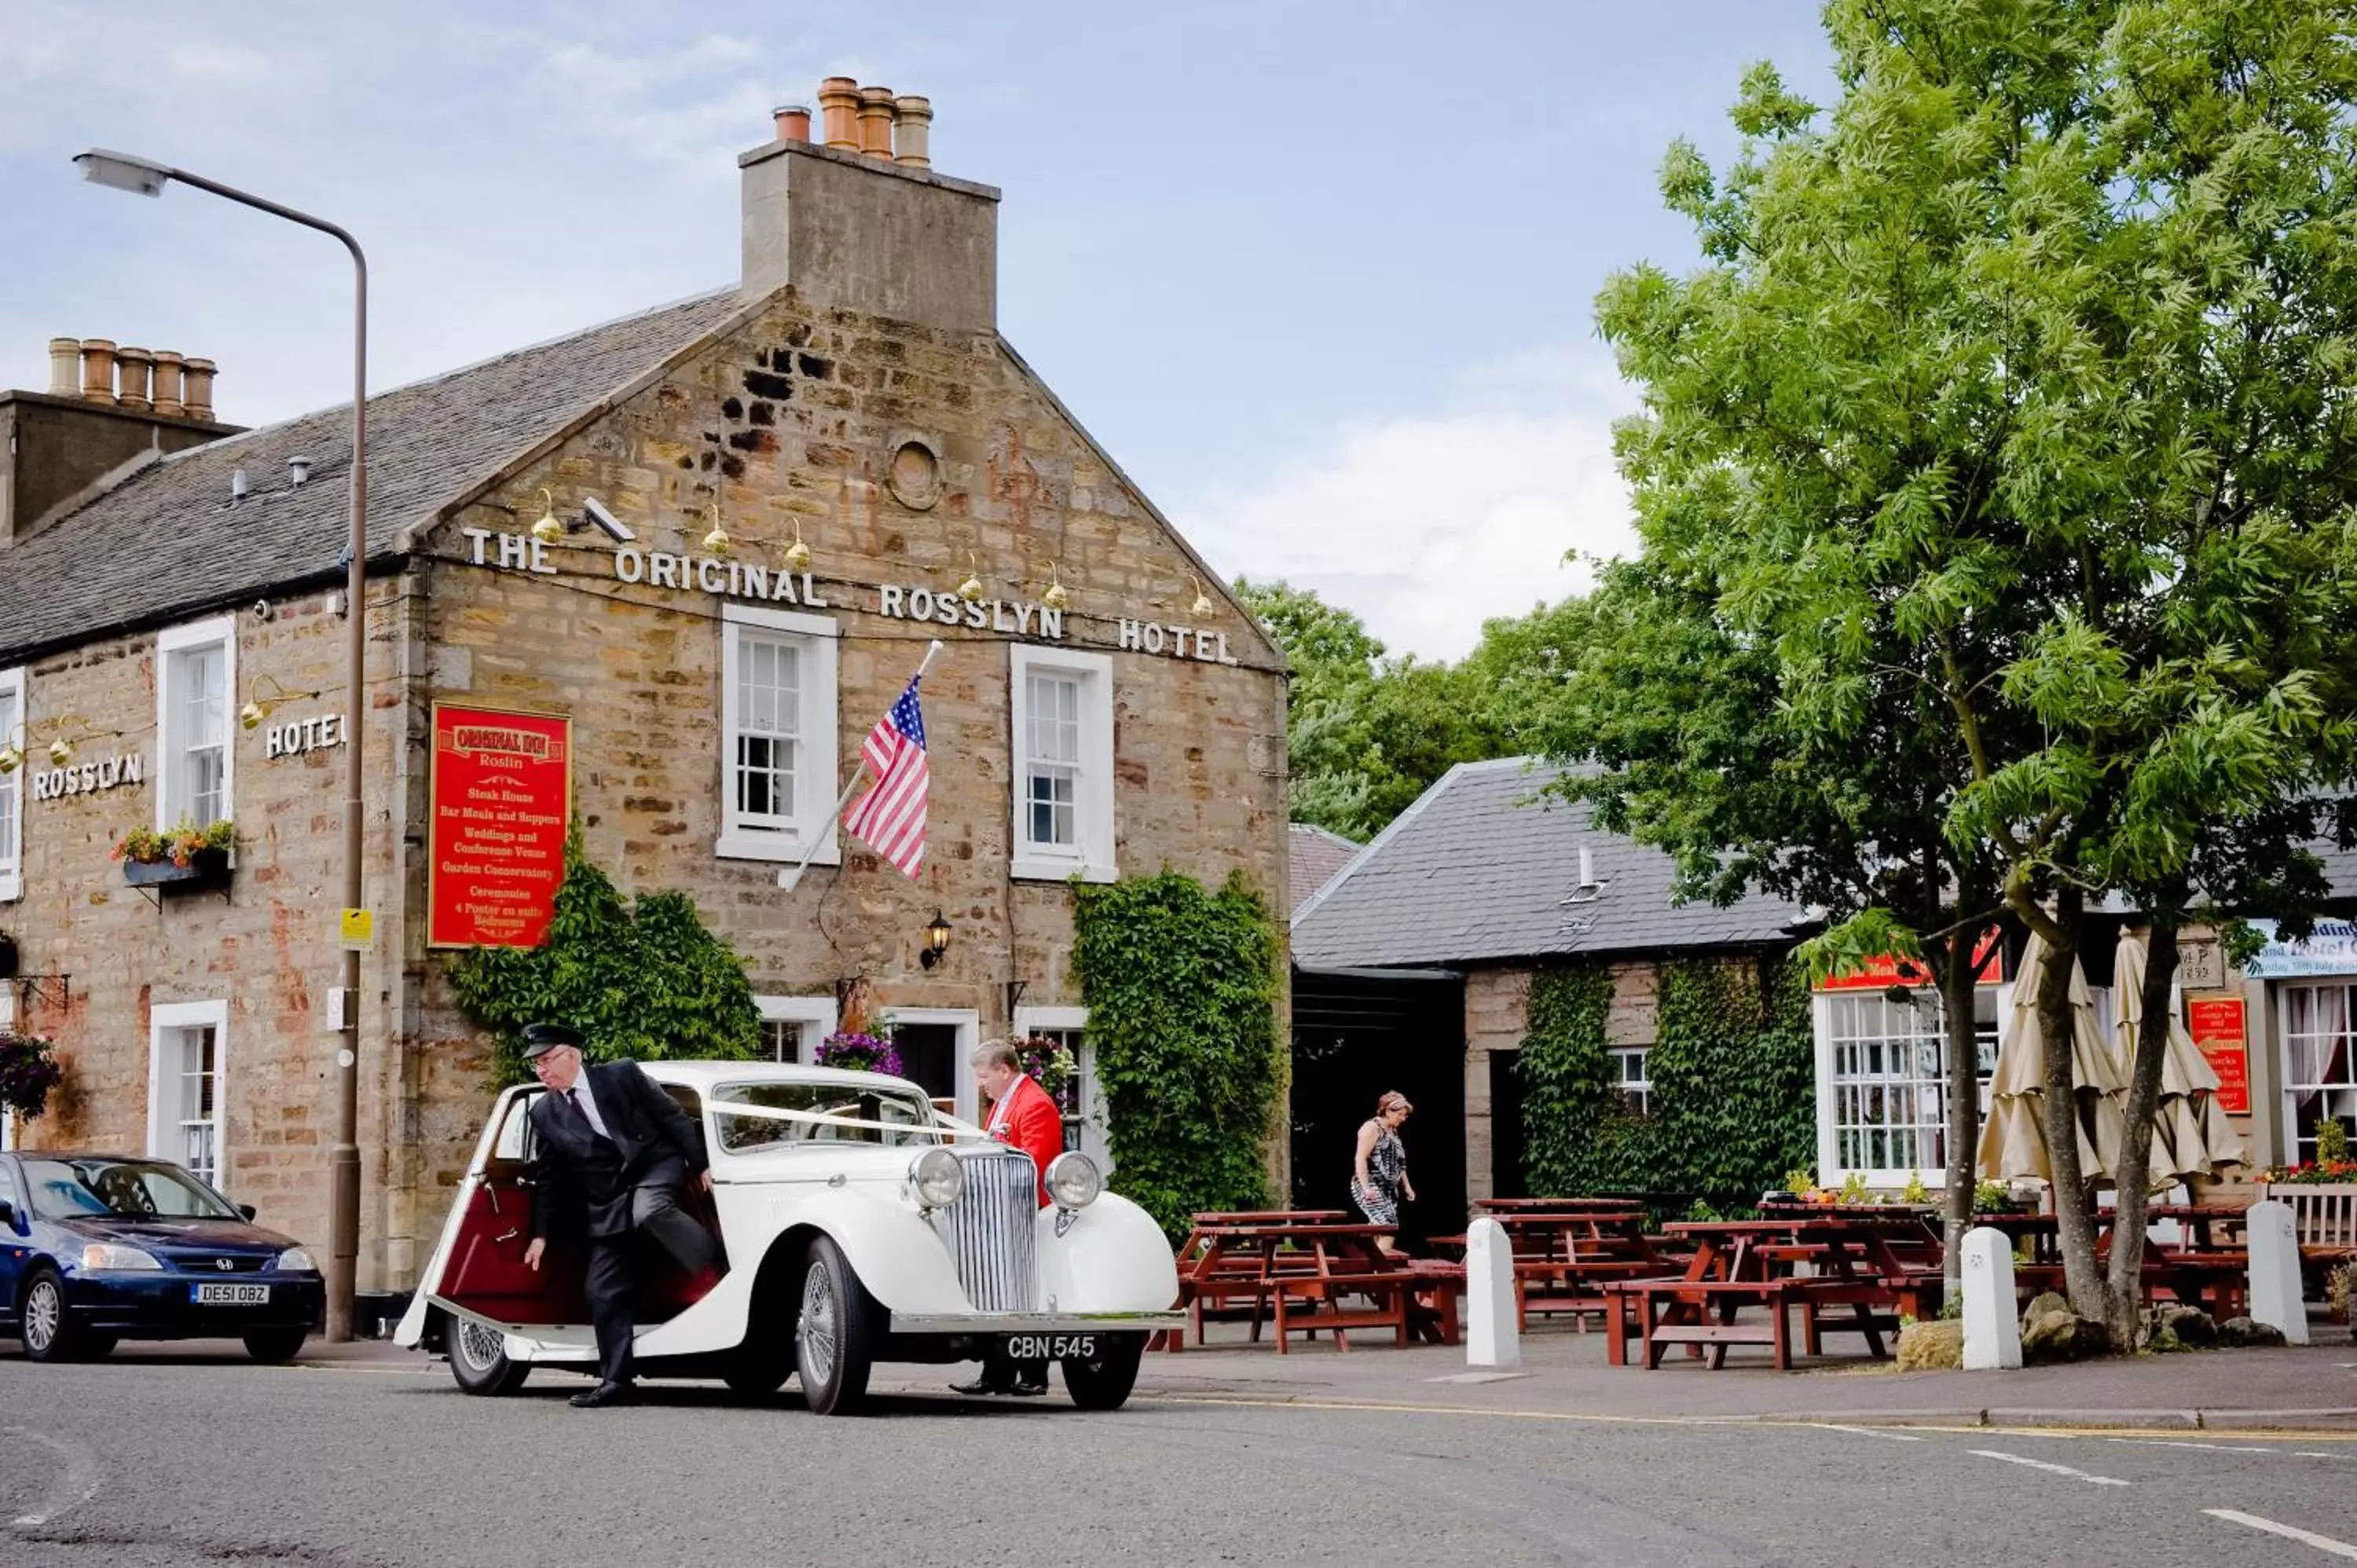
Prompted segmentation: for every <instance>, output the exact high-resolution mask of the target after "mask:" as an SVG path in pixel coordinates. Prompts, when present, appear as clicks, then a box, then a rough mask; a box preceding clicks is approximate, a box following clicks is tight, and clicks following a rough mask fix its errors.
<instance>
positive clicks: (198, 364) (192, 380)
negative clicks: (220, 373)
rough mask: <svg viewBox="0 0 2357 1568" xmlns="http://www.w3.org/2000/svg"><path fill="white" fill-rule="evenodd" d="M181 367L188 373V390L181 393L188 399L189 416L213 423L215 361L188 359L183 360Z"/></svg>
mask: <svg viewBox="0 0 2357 1568" xmlns="http://www.w3.org/2000/svg"><path fill="white" fill-rule="evenodd" d="M181 369H182V370H184V371H187V373H188V390H187V391H186V392H183V393H182V394H181V395H182V396H183V398H185V399H186V403H187V408H188V417H189V418H190V419H201V420H204V421H205V422H206V423H208V424H210V423H211V421H212V417H213V370H214V365H213V362H212V361H211V360H185V361H183V362H182V365H181Z"/></svg>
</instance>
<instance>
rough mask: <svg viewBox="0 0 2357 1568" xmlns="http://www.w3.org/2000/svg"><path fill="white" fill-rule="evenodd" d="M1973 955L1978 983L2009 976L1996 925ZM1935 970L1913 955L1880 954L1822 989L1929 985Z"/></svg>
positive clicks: (1821, 985)
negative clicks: (2006, 974) (2006, 971)
mask: <svg viewBox="0 0 2357 1568" xmlns="http://www.w3.org/2000/svg"><path fill="white" fill-rule="evenodd" d="M1973 958H1974V959H1975V961H1977V962H1978V964H1979V965H1980V972H1978V973H1977V974H1975V976H1974V977H1973V983H1974V984H1975V985H1996V984H1999V983H2002V982H2003V981H2004V979H2005V938H2004V933H2002V932H2001V931H1999V930H1998V929H1996V927H1995V926H1991V927H1990V928H1989V929H1987V930H1986V931H1983V932H1982V933H1981V940H1980V942H1979V945H1977V946H1976V947H1975V948H1974V949H1973ZM1931 983H1932V972H1931V970H1930V969H1929V968H1927V967H1925V966H1924V965H1923V964H1921V963H1919V962H1917V961H1915V960H1913V959H1911V958H1899V957H1896V956H1894V955H1892V954H1890V953H1879V954H1877V955H1876V956H1875V957H1873V958H1870V959H1867V961H1866V963H1865V966H1864V967H1863V968H1859V969H1855V970H1852V971H1851V972H1849V973H1847V974H1835V975H1831V976H1828V977H1827V978H1825V979H1824V980H1821V981H1819V982H1818V983H1817V989H1818V990H1820V991H1881V990H1885V989H1887V988H1888V987H1890V986H1893V985H1929V984H1931Z"/></svg>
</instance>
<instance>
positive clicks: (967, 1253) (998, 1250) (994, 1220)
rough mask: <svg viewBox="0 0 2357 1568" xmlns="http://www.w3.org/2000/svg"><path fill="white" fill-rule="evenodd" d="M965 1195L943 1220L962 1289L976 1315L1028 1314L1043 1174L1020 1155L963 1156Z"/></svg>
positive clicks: (996, 1152)
mask: <svg viewBox="0 0 2357 1568" xmlns="http://www.w3.org/2000/svg"><path fill="white" fill-rule="evenodd" d="M959 1157H960V1158H962V1159H963V1160H964V1162H965V1191H964V1192H963V1194H962V1195H961V1196H960V1197H959V1198H958V1200H957V1202H955V1203H953V1204H952V1205H951V1206H950V1207H949V1208H948V1209H947V1210H945V1211H944V1212H943V1214H942V1219H944V1220H945V1221H946V1222H947V1223H946V1225H945V1227H944V1230H943V1233H944V1235H945V1236H946V1238H947V1239H948V1241H949V1246H950V1257H951V1259H952V1262H955V1263H956V1265H957V1277H958V1286H959V1288H960V1289H962V1290H963V1291H964V1292H965V1298H966V1301H967V1302H968V1303H969V1304H970V1305H972V1306H973V1307H974V1310H975V1311H977V1312H1028V1311H1029V1310H1031V1305H1032V1297H1033V1294H1034V1293H1033V1287H1032V1280H1033V1278H1034V1275H1035V1272H1036V1271H1035V1268H1034V1260H1033V1253H1034V1251H1036V1249H1035V1247H1034V1245H1033V1242H1032V1233H1031V1224H1032V1220H1033V1219H1034V1217H1035V1216H1037V1215H1038V1213H1039V1173H1038V1172H1037V1171H1036V1170H1034V1169H1033V1168H1032V1165H1031V1156H1030V1155H1027V1154H1025V1153H1023V1152H1022V1151H1021V1150H1019V1149H1004V1148H1001V1149H980V1150H975V1151H974V1152H973V1153H971V1154H969V1153H966V1152H965V1151H963V1150H961V1151H959Z"/></svg>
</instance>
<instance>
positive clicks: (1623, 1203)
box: [1473, 1197, 1645, 1218]
mask: <svg viewBox="0 0 2357 1568" xmlns="http://www.w3.org/2000/svg"><path fill="white" fill-rule="evenodd" d="M1473 1207H1474V1208H1476V1209H1477V1210H1479V1211H1480V1212H1481V1213H1483V1214H1488V1215H1492V1216H1497V1217H1501V1218H1502V1217H1503V1216H1505V1215H1509V1214H1577V1213H1582V1212H1589V1213H1609V1214H1619V1213H1622V1212H1624V1211H1625V1212H1629V1213H1634V1214H1642V1213H1644V1212H1645V1206H1644V1205H1643V1204H1641V1203H1640V1202H1638V1201H1637V1200H1636V1199H1635V1198H1632V1197H1477V1198H1475V1199H1474V1200H1473Z"/></svg>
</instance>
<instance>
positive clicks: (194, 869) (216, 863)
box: [123, 849, 230, 889]
mask: <svg viewBox="0 0 2357 1568" xmlns="http://www.w3.org/2000/svg"><path fill="white" fill-rule="evenodd" d="M229 874H230V864H229V851H227V850H225V849H200V850H199V851H198V852H197V853H196V854H192V855H190V856H189V857H188V864H187V865H179V864H178V863H176V862H173V861H169V860H126V861H124V863H123V880H124V882H126V883H128V884H129V885H130V886H134V887H157V888H164V887H183V888H191V889H200V888H208V887H226V886H229Z"/></svg>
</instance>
